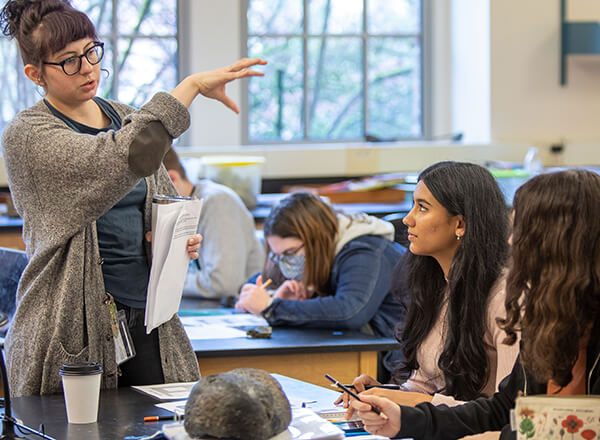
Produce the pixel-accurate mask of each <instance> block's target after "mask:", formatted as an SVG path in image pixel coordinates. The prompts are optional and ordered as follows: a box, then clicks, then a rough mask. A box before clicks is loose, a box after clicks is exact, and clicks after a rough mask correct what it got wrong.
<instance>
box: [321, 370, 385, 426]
mask: <svg viewBox="0 0 600 440" xmlns="http://www.w3.org/2000/svg"><path fill="white" fill-rule="evenodd" d="M325 378H326V379H327V380H329V381H330V382H331V383H333V384H334V385H335V386H336V387H338V388H339V389H341V390H342V391H343V392H344V393H346V394H348V395H350V396H352V397H354V399H356V400H358V401H359V402H360V397H358V395H357V394H356V393H355V392H354V391H352V390H351V389H350V388H347V387H346V386H345V385H342V384H341V383H339V382H338V381H337V380H335V379H334V378H333V377H331V376H330V375H329V374H326V375H325ZM370 411H373V412H374V413H375V414H379V410H378V409H377V408H375V407H374V406H373V407H372V408H371V409H370ZM346 419H349V417H348V413H346Z"/></svg>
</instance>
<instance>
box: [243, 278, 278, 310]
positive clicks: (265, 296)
mask: <svg viewBox="0 0 600 440" xmlns="http://www.w3.org/2000/svg"><path fill="white" fill-rule="evenodd" d="M271 281H272V280H271V279H268V280H267V281H266V282H265V283H263V282H262V275H259V276H258V277H257V278H256V284H244V286H243V287H242V291H241V292H240V299H239V300H238V302H237V303H236V304H235V308H236V309H242V310H244V311H247V312H250V313H254V314H255V315H258V314H260V312H262V311H263V310H264V309H266V308H267V307H268V305H269V304H270V303H271V296H270V295H269V293H268V292H267V290H266V288H267V286H268V285H269V284H271Z"/></svg>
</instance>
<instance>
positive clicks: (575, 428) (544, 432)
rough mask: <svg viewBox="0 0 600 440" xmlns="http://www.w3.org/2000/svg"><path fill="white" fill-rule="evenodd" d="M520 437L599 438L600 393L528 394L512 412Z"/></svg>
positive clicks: (527, 439)
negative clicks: (566, 394) (589, 394)
mask: <svg viewBox="0 0 600 440" xmlns="http://www.w3.org/2000/svg"><path fill="white" fill-rule="evenodd" d="M511 425H512V429H513V431H517V438H518V440H538V439H539V440H592V439H596V440H600V396H571V397H559V396H528V397H519V398H518V399H517V402H516V405H515V409H514V410H513V411H512V413H511Z"/></svg>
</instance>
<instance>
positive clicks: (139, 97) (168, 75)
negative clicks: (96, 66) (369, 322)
mask: <svg viewBox="0 0 600 440" xmlns="http://www.w3.org/2000/svg"><path fill="white" fill-rule="evenodd" d="M119 62H120V64H121V68H120V69H121V70H120V75H119V95H118V97H117V99H118V100H119V101H121V102H124V103H128V104H130V105H133V106H134V107H140V106H142V105H143V104H144V103H145V102H147V101H148V100H149V99H150V98H151V97H152V95H153V94H154V93H156V92H158V91H160V90H166V91H170V90H172V89H173V88H174V87H175V86H176V85H177V40H176V39H175V38H136V39H135V40H133V41H132V40H130V39H125V38H124V39H122V40H121V41H120V43H119Z"/></svg>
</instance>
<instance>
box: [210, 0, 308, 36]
mask: <svg viewBox="0 0 600 440" xmlns="http://www.w3.org/2000/svg"><path fill="white" fill-rule="evenodd" d="M221 1H222V0H221ZM302 9H303V7H302V0H249V2H248V34H250V35H258V34H300V33H302V14H303V11H302Z"/></svg>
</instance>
